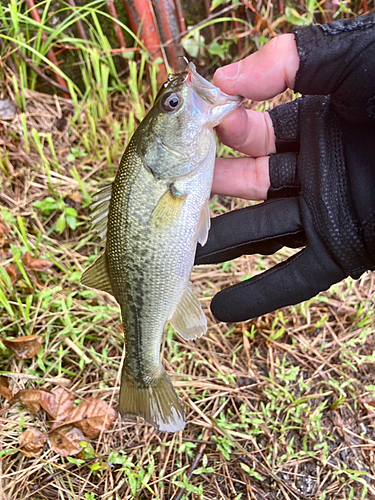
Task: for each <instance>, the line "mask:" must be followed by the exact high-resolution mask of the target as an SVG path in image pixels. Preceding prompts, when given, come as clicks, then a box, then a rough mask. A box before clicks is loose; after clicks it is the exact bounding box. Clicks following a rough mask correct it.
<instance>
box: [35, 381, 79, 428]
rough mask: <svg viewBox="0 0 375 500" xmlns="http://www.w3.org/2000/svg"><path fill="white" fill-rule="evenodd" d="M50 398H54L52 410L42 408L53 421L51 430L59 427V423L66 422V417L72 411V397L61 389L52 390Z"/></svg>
mask: <svg viewBox="0 0 375 500" xmlns="http://www.w3.org/2000/svg"><path fill="white" fill-rule="evenodd" d="M52 396H53V398H54V406H53V408H52V407H49V408H48V409H47V408H46V407H43V408H44V409H45V410H46V412H47V413H48V414H49V415H50V416H51V417H52V418H53V419H54V420H55V423H54V424H53V425H52V429H53V428H54V427H56V426H58V425H61V422H63V421H64V420H68V417H69V415H70V413H71V411H72V410H73V406H74V396H73V394H71V393H70V392H69V391H67V390H66V389H64V388H63V387H58V388H57V389H54V390H53V391H52Z"/></svg>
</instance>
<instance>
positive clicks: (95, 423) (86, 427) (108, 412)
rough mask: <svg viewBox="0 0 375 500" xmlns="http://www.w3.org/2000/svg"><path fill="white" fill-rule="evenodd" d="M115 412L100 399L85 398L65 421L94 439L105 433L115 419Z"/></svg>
mask: <svg viewBox="0 0 375 500" xmlns="http://www.w3.org/2000/svg"><path fill="white" fill-rule="evenodd" d="M116 415H117V412H116V410H114V409H113V408H112V407H111V406H109V404H107V403H106V402H105V401H103V400H102V399H96V398H87V399H86V400H85V401H82V402H81V403H79V405H77V406H76V407H75V408H74V409H73V410H72V412H71V413H70V415H69V417H68V418H67V420H68V421H69V422H70V423H74V425H75V426H76V427H78V428H79V429H81V430H82V432H83V433H84V434H85V436H86V437H88V438H89V439H95V438H96V437H98V436H99V434H100V433H101V432H102V431H107V430H109V428H110V427H111V425H112V423H113V422H114V420H115V419H116Z"/></svg>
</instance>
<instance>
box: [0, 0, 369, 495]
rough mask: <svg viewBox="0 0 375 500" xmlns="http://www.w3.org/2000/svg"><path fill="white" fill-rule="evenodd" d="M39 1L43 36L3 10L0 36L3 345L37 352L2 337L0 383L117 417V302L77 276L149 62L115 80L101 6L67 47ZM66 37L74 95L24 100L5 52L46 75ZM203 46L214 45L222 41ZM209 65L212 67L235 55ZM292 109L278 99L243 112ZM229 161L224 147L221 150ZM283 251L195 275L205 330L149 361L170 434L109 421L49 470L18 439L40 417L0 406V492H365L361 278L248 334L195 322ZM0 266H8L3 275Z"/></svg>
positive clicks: (151, 90) (91, 252)
mask: <svg viewBox="0 0 375 500" xmlns="http://www.w3.org/2000/svg"><path fill="white" fill-rule="evenodd" d="M216 3H218V2H216ZM222 4H223V5H221V4H220V2H219V3H218V8H220V7H223V6H224V3H223V2H222ZM314 5H315V7H314ZM314 5H313V4H311V3H310V4H309V5H308V6H307V8H306V10H305V11H303V10H302V11H301V10H299V11H298V12H297V14H298V15H299V16H300V17H302V18H303V19H305V18H308V19H310V17H308V16H312V15H313V14H314V12H315V13H316V12H318V10H319V9H318V6H317V5H316V4H314ZM340 6H341V4H340ZM50 7H51V6H50V2H44V3H43V6H42V10H41V14H42V15H41V17H42V27H41V26H39V25H37V24H36V23H35V22H34V21H32V20H31V19H30V17H29V16H27V13H26V12H25V11H24V10H22V4H21V3H16V2H15V1H12V2H10V4H9V6H8V7H4V6H3V7H1V10H0V18H1V20H2V21H3V22H4V23H5V24H4V26H5V28H6V29H7V30H8V31H7V33H8V34H7V37H8V38H6V37H5V36H4V37H3V46H2V54H3V55H5V54H7V53H9V51H11V52H13V56H12V57H13V58H14V59H13V60H14V62H15V64H16V67H17V69H18V76H15V75H14V74H12V71H11V70H9V68H8V67H5V66H4V60H3V59H2V60H1V61H0V64H2V66H1V68H0V69H1V75H2V76H1V82H0V91H1V96H2V97H6V96H9V97H10V98H11V99H12V100H13V101H14V102H16V103H17V105H18V108H19V113H18V114H17V115H16V116H15V118H14V119H13V120H12V121H0V127H1V139H0V141H1V142H0V188H1V189H0V214H1V215H0V222H1V223H2V225H3V226H4V227H5V230H4V231H3V233H1V231H0V258H1V261H0V335H1V338H9V337H18V336H21V335H34V334H39V335H41V336H42V337H43V348H42V351H41V352H40V353H39V354H38V355H37V356H36V357H35V358H33V359H31V360H25V361H19V360H16V359H15V358H14V357H13V356H12V355H11V353H10V351H8V350H7V349H6V348H5V346H4V345H3V344H2V343H1V342H0V374H3V375H5V376H6V377H8V378H9V380H10V388H11V389H12V390H13V392H14V391H16V390H19V389H23V388H41V387H43V388H45V389H47V390H51V389H53V388H54V387H56V386H64V387H68V388H69V389H70V390H71V391H73V393H74V395H75V397H76V399H77V400H82V399H84V398H86V397H89V396H94V397H98V398H102V399H104V400H105V401H107V402H108V403H109V404H112V405H113V406H114V407H116V404H117V398H118V392H119V377H118V371H119V368H120V365H121V361H122V357H123V350H122V346H123V340H122V329H121V324H120V319H119V308H118V306H117V304H116V303H115V302H114V301H113V300H112V299H111V298H110V297H109V296H107V295H104V294H100V293H97V292H95V291H92V290H88V289H84V288H83V287H81V286H80V284H79V278H80V275H81V272H82V270H83V269H84V268H85V267H86V266H87V265H88V264H89V263H90V262H92V261H93V259H94V258H95V256H96V255H97V254H98V253H99V252H100V250H101V247H100V242H99V241H98V239H97V238H96V236H95V235H94V233H93V232H92V230H91V229H90V224H89V204H90V200H91V196H92V195H93V194H94V193H95V191H97V189H98V188H99V187H100V186H101V185H103V184H104V183H105V182H108V180H110V179H112V178H113V176H114V174H115V170H116V167H117V165H118V162H119V158H120V155H121V154H122V151H123V149H124V148H125V145H126V143H127V142H128V140H129V138H130V136H131V134H132V133H133V131H134V129H135V127H136V126H137V124H138V123H139V121H140V120H141V119H142V117H143V116H144V114H145V112H146V111H147V109H148V108H149V107H150V105H151V103H152V99H153V96H154V95H155V93H156V91H157V83H156V76H157V67H156V65H155V64H150V60H149V55H148V54H147V52H145V51H144V50H140V51H139V52H140V53H139V56H138V58H137V60H129V61H128V66H127V67H128V71H127V77H126V78H125V79H124V78H120V77H119V72H118V69H117V63H116V61H115V60H114V56H113V53H112V51H111V47H110V46H109V43H108V40H107V39H106V36H105V35H104V33H103V30H101V29H100V22H99V21H98V19H99V17H98V16H100V15H102V14H100V9H99V7H100V3H99V2H91V3H90V4H88V5H86V7H85V8H82V9H81V10H80V11H79V15H80V16H81V19H82V20H83V21H84V22H85V23H87V24H86V26H87V27H90V29H91V33H92V40H91V42H90V43H86V42H84V41H82V40H73V38H72V34H71V33H70V32H69V27H70V24H69V23H71V22H73V18H72V17H70V18H69V17H68V18H67V19H66V21H65V24H64V25H63V26H61V27H59V29H57V30H56V29H52V28H49V23H48V20H50V17H51V15H52V14H51V13H50V10H49V9H50ZM61 8H65V7H61ZM340 9H342V7H340ZM341 13H342V10H341V11H340V12H339V14H341ZM292 14H293V15H295V13H294V12H292ZM285 15H286V16H287V15H289V16H290V15H291V14H290V12H288V13H286V14H285ZM275 22H278V23H279V24H278V26H280V25H282V23H285V22H286V21H285V19H284V20H283V21H280V17H278V18H277V19H275ZM295 22H303V21H300V20H299V19H298V18H297V20H295ZM6 23H8V24H6ZM243 29H245V28H243ZM249 29H250V28H249ZM42 31H43V32H44V33H46V34H47V39H45V40H43V37H42V36H41V33H42ZM196 31H199V30H196ZM247 36H249V37H251V34H248V35H247ZM267 36H269V32H268V31H267V30H266V32H265V34H264V37H267ZM191 38H193V35H192V37H191ZM253 38H256V37H255V36H253ZM29 39H30V40H32V45H30V44H29V45H28V47H30V48H26V41H29ZM258 41H259V37H258ZM258 41H257V42H253V43H258ZM73 42H74V43H75V44H76V45H77V47H78V48H79V51H80V62H79V65H78V67H79V71H80V74H81V77H82V82H83V86H82V87H81V88H80V87H78V86H77V85H76V84H75V83H73V81H69V78H68V77H66V75H63V76H64V78H65V77H66V78H65V79H66V82H67V85H68V87H69V91H70V96H71V97H70V98H69V99H67V98H62V97H56V96H51V95H46V94H43V93H41V92H39V91H37V90H36V85H37V78H36V76H35V74H33V72H32V71H31V70H30V67H29V66H28V65H27V63H26V62H25V61H24V59H22V58H21V57H19V56H18V55H17V51H22V53H23V54H24V55H25V57H27V58H29V59H31V60H32V62H33V64H34V65H36V66H37V65H40V64H42V63H43V64H47V65H49V66H50V67H51V63H50V62H49V61H48V59H46V57H45V56H46V54H47V51H48V49H49V48H50V47H52V46H54V47H56V44H58V43H64V44H66V45H69V44H73ZM216 42H217V43H218V44H219V45H220V46H221V47H222V46H223V42H224V40H223V39H220V38H218V40H216ZM28 43H29V42H28ZM231 47H232V48H233V44H232V45H231V46H230V47H229V45H228V50H229V49H230V48H231ZM16 48H17V50H16ZM211 48H212V47H211ZM200 50H202V49H200ZM215 50H216V49H215ZM220 54H222V52H220ZM201 55H202V54H201ZM203 55H204V54H203ZM224 55H225V57H226V58H227V59H226V61H228V60H229V58H230V57H232V55H231V53H230V52H225V53H224ZM206 57H210V58H211V57H212V58H213V59H214V58H215V57H216V56H215V54H213V53H211V55H209V56H208V55H207V53H206ZM217 58H218V60H219V59H220V56H219V55H218V56H217ZM213 59H212V60H213ZM212 60H211V59H210V61H211V62H212ZM290 98H291V95H290V93H286V94H285V95H283V96H280V97H278V98H277V99H275V100H273V101H272V102H267V103H261V104H259V105H258V107H259V108H261V109H267V108H268V107H270V106H274V105H276V104H278V103H280V102H282V101H285V100H288V99H290ZM227 154H231V152H230V151H229V150H228V148H225V147H223V146H221V147H220V148H219V155H221V156H222V155H227ZM245 204H246V203H245V202H244V201H243V200H235V199H227V198H222V197H214V198H213V200H212V201H211V211H212V213H213V214H215V215H219V214H220V213H223V212H225V211H227V210H232V209H234V208H238V207H241V206H244V205H245ZM0 227H1V226H0ZM26 252H29V253H30V254H31V255H32V256H33V257H35V258H46V259H48V260H50V261H51V262H53V264H54V265H53V267H51V268H50V269H48V270H46V271H32V270H30V269H28V268H27V267H26V266H25V265H24V263H23V261H22V257H23V256H24V255H25V253H26ZM291 253H292V251H289V250H286V249H284V250H282V251H280V252H278V253H277V254H275V255H273V256H267V257H260V256H244V257H241V258H240V259H237V260H236V261H232V262H229V263H224V264H222V265H220V266H202V267H197V268H195V270H194V271H193V275H192V280H193V283H194V285H195V286H196V288H197V290H198V296H199V297H200V300H201V303H202V305H203V307H204V310H205V312H206V315H207V317H208V321H209V330H208V333H207V335H206V336H204V337H203V338H201V339H199V340H197V341H196V342H194V343H187V342H185V341H183V340H182V339H181V338H180V337H178V336H176V334H175V333H174V332H173V331H172V330H171V329H170V328H169V329H167V331H166V334H165V337H164V341H163V359H164V364H165V366H166V369H167V371H168V373H169V374H170V375H171V377H172V379H173V382H174V385H175V387H176V388H177V391H178V392H179V395H180V396H181V398H182V400H183V403H184V406H185V409H186V413H187V426H186V429H185V431H183V432H180V433H177V434H175V435H168V434H163V433H162V434H158V433H155V432H154V430H153V428H151V426H149V425H146V424H144V423H142V422H138V423H137V424H134V423H133V422H131V421H129V420H126V419H125V420H121V419H120V418H118V419H117V421H116V422H115V424H114V425H113V427H112V428H111V430H110V431H109V432H108V433H104V434H103V435H102V436H101V437H100V438H98V439H97V440H94V441H92V442H91V443H87V444H85V445H84V449H83V451H82V452H81V454H80V455H79V456H78V457H77V456H76V457H67V458H63V457H60V456H58V455H56V454H54V452H53V451H51V450H50V449H47V448H46V449H45V451H43V453H42V455H41V456H40V457H38V458H26V457H23V456H22V454H21V453H20V451H19V444H18V439H19V436H20V435H21V433H22V432H23V431H24V430H26V429H28V428H30V427H36V428H38V429H39V430H41V431H42V432H45V431H46V429H47V426H46V421H45V417H44V415H43V414H42V412H40V413H38V414H36V415H30V413H29V412H28V411H26V410H25V409H22V407H19V406H12V407H9V406H8V405H7V404H6V403H5V402H4V399H3V398H1V400H0V403H1V405H2V408H1V410H0V411H1V413H0V416H1V418H0V426H1V440H0V458H1V460H0V467H1V471H0V498H4V499H7V500H8V499H9V500H10V499H12V500H13V499H17V500H18V499H20V500H21V499H22V500H24V499H29V498H30V499H33V500H41V499H69V500H70V499H72V500H73V499H74V500H75V499H77V500H99V499H100V500H120V499H121V500H125V499H142V500H143V499H145V500H146V499H150V500H151V499H153V500H157V499H159V500H166V499H173V500H181V499H185V500H187V499H192V500H193V499H194V500H195V499H212V500H213V499H214V498H223V499H232V500H239V499H242V500H244V499H256V500H257V499H259V498H267V499H279V498H283V499H284V498H285V499H307V498H309V499H316V500H324V499H339V500H344V499H345V500H346V499H352V498H354V499H370V498H375V471H374V460H373V453H374V446H375V428H374V407H375V370H374V362H375V336H374V331H375V320H374V298H375V280H374V274H373V273H367V274H365V275H363V277H362V278H361V279H360V280H358V281H353V280H351V279H348V280H345V281H343V282H342V283H339V284H337V285H335V286H333V287H332V288H331V289H330V290H329V291H328V292H326V293H323V294H321V295H319V296H318V297H316V298H314V299H311V300H310V301H308V302H305V303H303V304H300V305H298V306H294V307H289V308H284V309H282V310H280V311H277V312H275V313H272V314H268V315H265V316H262V317H260V318H257V319H255V320H252V321H249V322H244V323H238V324H231V325H226V324H217V323H216V322H215V321H214V319H213V317H212V315H211V313H210V311H209V304H210V301H211V298H212V296H213V295H214V294H215V293H216V292H217V291H218V290H220V289H221V288H222V287H225V286H228V285H230V284H232V283H235V282H238V281H240V280H242V279H244V277H250V276H253V275H255V274H257V273H259V272H261V271H262V270H263V269H265V268H268V267H270V266H272V265H274V264H276V263H278V262H279V261H280V260H282V259H284V258H286V257H287V256H289V255H291ZM7 266H14V268H13V269H14V272H15V273H16V274H15V275H14V276H15V278H16V280H15V281H14V280H12V275H11V274H8V273H7V271H6V269H7ZM8 269H9V268H8Z"/></svg>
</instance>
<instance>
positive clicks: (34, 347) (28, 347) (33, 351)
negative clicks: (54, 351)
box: [3, 335, 43, 359]
mask: <svg viewBox="0 0 375 500" xmlns="http://www.w3.org/2000/svg"><path fill="white" fill-rule="evenodd" d="M42 342H43V338H42V337H41V336H40V335H27V336H24V337H18V338H16V339H8V340H3V344H4V345H5V346H6V347H7V348H8V349H11V350H12V351H13V352H14V355H15V356H16V358H17V359H31V358H33V357H34V356H36V355H37V354H38V352H39V351H40V349H41V348H42Z"/></svg>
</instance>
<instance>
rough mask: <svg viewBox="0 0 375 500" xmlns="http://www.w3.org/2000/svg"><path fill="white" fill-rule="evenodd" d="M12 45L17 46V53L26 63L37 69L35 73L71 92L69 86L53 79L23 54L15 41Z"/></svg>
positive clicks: (51, 83)
mask: <svg viewBox="0 0 375 500" xmlns="http://www.w3.org/2000/svg"><path fill="white" fill-rule="evenodd" d="M12 45H13V47H15V48H16V49H17V54H18V55H19V56H20V57H21V59H23V60H24V61H25V63H26V64H27V65H28V66H29V68H30V69H32V70H33V71H35V73H36V74H37V75H39V76H40V77H41V78H43V79H44V80H46V82H48V83H49V84H50V85H53V86H54V87H56V88H57V89H59V90H61V91H62V92H67V93H68V94H69V89H68V88H66V87H64V86H63V85H60V84H59V83H57V82H55V80H53V79H52V78H50V77H49V76H47V75H46V74H44V73H43V71H41V70H40V69H39V68H37V67H36V66H34V64H33V63H32V62H31V60H30V59H29V58H28V57H26V56H25V54H22V52H21V51H20V50H18V48H17V47H16V45H15V44H14V43H12ZM69 95H70V94H69Z"/></svg>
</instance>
